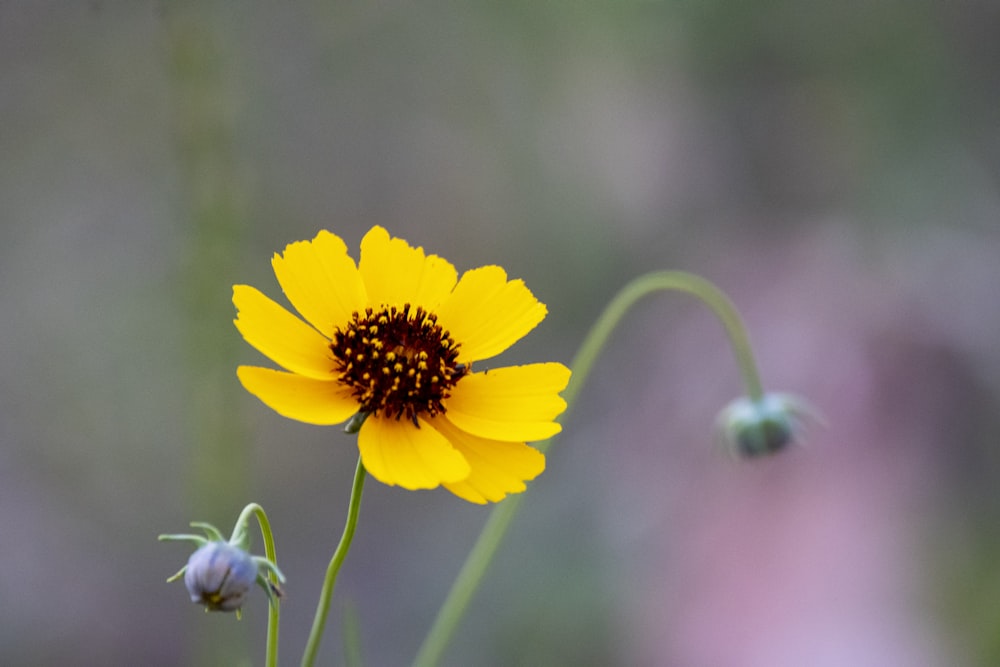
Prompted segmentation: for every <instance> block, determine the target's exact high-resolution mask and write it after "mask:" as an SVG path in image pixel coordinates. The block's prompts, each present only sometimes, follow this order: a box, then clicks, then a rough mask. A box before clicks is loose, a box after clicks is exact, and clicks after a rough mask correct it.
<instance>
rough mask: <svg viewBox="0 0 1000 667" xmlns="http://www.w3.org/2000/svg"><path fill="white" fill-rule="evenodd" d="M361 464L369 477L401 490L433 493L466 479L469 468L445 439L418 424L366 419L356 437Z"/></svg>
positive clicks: (395, 420) (378, 418)
mask: <svg viewBox="0 0 1000 667" xmlns="http://www.w3.org/2000/svg"><path fill="white" fill-rule="evenodd" d="M358 448H359V449H360V450H361V461H362V462H363V463H364V465H365V469H366V470H367V471H368V472H369V473H371V475H372V477H374V478H375V479H377V480H378V481H380V482H382V483H383V484H389V485H399V486H401V487H403V488H404V489H433V488H434V487H436V486H439V485H440V484H441V483H442V482H457V481H459V480H461V479H464V478H465V477H467V476H468V475H469V464H468V463H467V462H466V461H465V458H464V457H463V456H462V455H461V454H460V453H459V452H458V451H457V450H456V449H455V448H454V447H452V445H451V443H449V442H448V440H447V438H445V437H444V436H443V435H441V434H440V433H439V432H438V431H436V430H434V429H433V428H431V427H430V426H429V425H428V424H427V422H423V421H422V422H421V427H420V428H417V427H416V426H414V425H413V422H410V421H406V420H397V419H391V418H390V419H386V418H384V417H374V416H373V417H369V418H368V420H367V421H366V422H365V423H364V425H363V426H362V427H361V432H360V433H358Z"/></svg>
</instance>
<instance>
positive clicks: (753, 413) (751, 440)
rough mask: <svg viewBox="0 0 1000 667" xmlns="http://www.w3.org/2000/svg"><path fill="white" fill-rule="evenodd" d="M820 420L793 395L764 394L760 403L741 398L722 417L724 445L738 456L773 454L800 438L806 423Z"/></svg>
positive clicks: (724, 411)
mask: <svg viewBox="0 0 1000 667" xmlns="http://www.w3.org/2000/svg"><path fill="white" fill-rule="evenodd" d="M810 419H811V420H814V421H815V420H817V419H818V418H817V416H816V413H815V411H814V410H813V409H812V408H811V407H809V405H808V404H807V403H806V402H805V401H803V400H801V399H799V398H796V397H795V396H792V395H790V394H765V395H764V396H763V397H761V398H760V399H759V400H756V401H755V400H753V399H750V398H747V397H742V398H738V399H736V400H735V401H733V402H732V403H730V404H729V405H728V406H726V408H725V409H724V410H723V411H722V412H721V413H720V414H719V417H718V420H717V424H718V428H719V438H720V441H721V442H722V444H723V445H724V446H725V447H726V448H727V449H728V450H730V451H731V452H733V453H734V454H736V455H737V456H742V457H746V458H754V457H758V456H766V455H768V454H774V453H776V452H780V451H781V450H782V449H785V447H787V446H788V445H790V444H792V443H793V442H795V441H796V440H797V439H799V438H800V437H801V434H802V431H803V429H804V426H805V423H806V421H808V420H810Z"/></svg>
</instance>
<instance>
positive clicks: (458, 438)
mask: <svg viewBox="0 0 1000 667" xmlns="http://www.w3.org/2000/svg"><path fill="white" fill-rule="evenodd" d="M431 426H433V427H434V428H436V429H437V430H438V431H440V432H441V434H442V435H444V436H445V437H446V438H448V440H449V441H450V442H451V444H453V445H454V446H455V449H457V450H458V451H459V452H460V453H461V454H462V456H464V457H465V460H466V461H468V462H469V466H470V467H471V469H472V470H471V472H470V473H469V476H468V477H466V478H465V479H464V480H462V481H460V482H447V483H445V485H444V486H445V488H447V489H448V490H449V491H451V492H452V493H454V494H455V495H456V496H459V497H460V498H464V499H465V500H468V501H470V502H473V503H480V504H482V503H486V502H494V503H495V502H497V501H499V500H502V499H503V498H504V497H505V496H506V495H507V494H510V493H520V492H521V491H524V489H525V485H524V483H525V482H526V481H528V480H531V479H534V478H535V477H537V476H538V475H540V474H541V472H542V471H543V470H545V455H543V454H542V453H541V452H540V451H538V450H537V449H534V448H533V447H529V446H528V445H526V444H524V443H523V442H501V441H499V440H487V439H485V438H480V437H477V436H474V435H472V434H470V433H466V432H465V431H462V430H460V429H458V428H457V427H455V426H454V425H453V424H452V423H451V422H449V421H448V419H447V417H438V418H436V419H434V420H432V421H431Z"/></svg>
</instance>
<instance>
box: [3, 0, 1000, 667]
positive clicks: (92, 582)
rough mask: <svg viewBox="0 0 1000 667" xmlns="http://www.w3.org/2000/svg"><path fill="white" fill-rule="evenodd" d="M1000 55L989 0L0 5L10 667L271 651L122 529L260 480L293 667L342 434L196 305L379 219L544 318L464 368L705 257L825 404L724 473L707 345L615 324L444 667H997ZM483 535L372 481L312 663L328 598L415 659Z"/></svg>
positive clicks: (367, 633) (339, 516)
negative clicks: (282, 253) (286, 397)
mask: <svg viewBox="0 0 1000 667" xmlns="http://www.w3.org/2000/svg"><path fill="white" fill-rule="evenodd" d="M998 63H1000V5H998V4H997V3H996V2H994V1H993V0H958V1H949V2H945V1H943V0H875V1H871V0H865V1H863V2H860V1H850V0H848V1H834V0H811V1H808V2H760V1H750V2H735V1H734V0H701V1H698V2H694V1H690V0H679V1H677V2H667V1H664V2H656V1H652V0H648V1H629V0H624V1H620V2H603V3H602V2H590V3H569V2H549V1H542V2H527V1H523V0H513V1H506V2H499V1H492V2H489V1H486V2H458V1H450V2H449V1H431V2H425V3H404V2H393V1H392V0H381V1H376V2H322V1H316V2H298V1H296V2H284V3H265V2H245V3H236V2H232V3H224V2H194V1H193V0H192V1H190V2H170V1H166V0H164V1H160V2H154V1H148V2H147V1H142V0H129V1H127V2H126V1H123V0H122V1H116V0H91V1H80V2H61V1H55V0H32V1H30V2H27V1H18V0H14V1H11V2H3V3H0V306H2V317H0V536H2V537H0V562H2V567H0V663H2V664H5V665H55V664H67V665H68V664H72V665H151V666H156V665H181V664H184V665H188V664H190V665H240V664H247V665H249V664H261V662H262V656H263V643H264V639H263V635H264V628H265V622H266V604H265V602H264V598H263V596H261V595H256V596H255V598H254V599H253V600H252V602H251V603H250V604H249V605H248V607H247V609H246V611H245V615H244V618H243V620H242V621H241V622H237V621H236V620H235V618H233V617H232V616H229V615H225V616H224V615H218V614H213V615H206V614H204V613H202V611H201V610H200V609H199V608H197V607H196V606H194V605H192V604H190V603H189V602H188V601H187V599H186V595H185V591H184V589H183V586H182V585H181V584H179V583H175V584H171V585H168V584H166V583H164V579H165V578H166V577H167V576H168V575H170V574H172V573H173V572H175V571H176V570H177V569H178V568H179V567H180V566H181V565H182V564H183V563H184V561H185V560H186V558H187V555H188V550H187V549H186V547H184V546H182V545H177V544H162V543H157V542H156V535H157V534H159V533H161V532H183V531H185V530H186V528H187V523H188V522H189V521H191V520H207V521H211V522H213V523H216V524H217V525H219V526H220V527H223V528H224V529H225V530H228V529H229V528H230V526H231V525H232V522H233V520H235V518H236V515H237V514H238V513H239V511H240V509H241V508H242V507H243V505H244V504H246V503H247V502H250V501H257V502H260V503H262V504H263V505H264V507H265V508H266V509H267V510H268V513H269V515H270V518H271V521H272V523H273V525H274V528H275V531H276V534H277V539H278V555H279V562H280V563H281V565H282V567H283V569H284V571H285V573H286V574H287V575H288V577H289V580H290V581H289V583H288V597H287V601H286V603H285V604H284V606H283V627H282V638H281V641H282V643H281V655H282V660H283V662H284V663H286V664H295V663H296V662H297V660H298V658H299V656H300V655H301V649H302V646H303V644H304V640H305V637H306V634H307V631H308V627H309V623H310V620H311V618H312V613H313V610H314V607H315V604H316V597H317V592H318V586H319V583H320V581H321V578H322V576H323V572H324V570H325V567H326V563H327V561H328V559H329V557H330V554H331V553H332V550H333V547H334V545H335V544H336V541H337V539H338V537H339V534H340V530H341V527H342V525H343V520H344V516H345V511H346V505H347V499H348V494H349V487H350V481H351V476H352V471H353V466H354V461H355V457H356V449H355V447H354V444H353V442H352V441H351V439H350V438H348V437H346V436H344V435H343V434H341V433H340V432H339V430H338V429H336V428H319V427H313V426H308V425H304V424H299V423H296V422H291V421H288V420H284V419H282V418H280V417H278V416H277V415H275V414H273V413H272V412H270V411H269V410H268V409H266V408H265V407H263V406H262V405H261V404H259V403H258V402H257V401H256V400H255V399H254V398H252V397H251V396H249V395H248V394H246V393H245V392H244V391H243V390H242V389H241V388H240V387H239V385H238V382H237V380H236V377H235V372H234V371H235V366H236V365H237V364H238V363H259V362H261V361H262V359H261V357H260V356H259V355H257V354H256V352H254V351H253V350H252V349H251V348H250V347H249V346H247V345H246V344H244V343H243V342H242V341H241V339H240V337H239V335H238V334H237V332H236V330H235V329H234V327H233V326H232V324H231V320H232V318H233V316H234V312H233V308H232V305H231V303H230V296H231V286H232V285H233V284H234V283H249V284H253V285H255V286H258V287H260V288H261V289H263V290H264V291H265V292H267V293H269V294H271V295H273V296H278V295H279V288H278V286H277V284H276V282H275V281H274V278H273V275H272V274H271V271H270V264H269V259H270V256H271V255H272V253H274V252H275V251H279V250H281V249H282V248H283V247H284V246H285V244H287V243H289V242H291V241H295V240H300V239H305V238H312V236H313V235H314V234H315V232H316V231H317V230H318V229H320V228H328V229H330V230H332V231H334V232H336V233H337V234H339V235H341V236H342V237H343V238H345V240H346V241H347V242H348V244H349V245H350V246H351V247H352V248H353V249H355V250H356V248H357V243H358V241H359V240H360V238H361V236H362V235H363V233H364V232H365V231H366V230H367V229H368V228H369V227H370V226H371V225H373V224H381V225H384V226H386V227H388V228H389V229H390V230H391V231H392V232H393V233H394V234H397V235H400V236H403V237H404V238H406V239H408V240H410V241H411V242H413V243H414V244H417V245H422V246H424V247H425V248H427V250H428V251H430V252H434V253H438V254H441V255H443V256H445V257H447V258H449V259H451V260H452V261H453V262H454V263H455V264H456V265H457V266H458V268H459V269H460V270H464V269H469V268H473V267H475V266H480V265H483V264H490V263H497V264H501V265H502V266H504V267H505V268H506V269H507V270H508V271H509V273H510V274H511V275H513V276H517V277H521V278H524V279H525V280H526V282H527V284H528V285H529V287H531V289H532V290H533V291H534V292H535V294H536V295H537V296H538V297H539V298H540V299H541V300H542V301H543V302H545V303H546V304H548V306H549V310H550V315H549V317H548V318H547V319H546V321H545V322H544V323H543V324H542V325H541V326H540V327H539V328H538V329H537V330H536V331H535V332H534V333H533V334H532V335H531V336H530V337H528V338H527V339H525V340H524V341H522V342H521V343H520V344H518V345H517V346H516V347H515V348H513V349H512V350H510V351H509V352H508V353H506V354H505V355H504V356H503V357H502V358H501V359H499V360H498V362H497V363H501V362H502V363H520V362H526V361H538V360H558V361H562V362H565V363H568V362H569V361H570V359H571V358H572V355H573V354H574V352H575V350H576V348H577V346H578V344H579V343H580V341H581V340H582V338H583V336H584V334H585V332H586V330H587V329H588V327H589V326H590V324H591V323H592V322H593V320H594V319H595V318H596V316H597V315H598V313H599V312H600V310H601V308H602V307H603V305H604V304H605V303H606V302H607V301H608V299H610V298H611V296H612V295H613V294H614V293H615V292H616V291H617V290H618V289H619V288H620V287H621V286H622V285H623V284H624V283H626V282H627V281H628V280H630V279H631V278H633V277H634V276H636V275H638V274H639V273H641V272H643V271H646V270H653V269H661V268H677V269H687V270H691V271H695V272H697V273H700V274H702V275H704V276H706V277H708V278H710V279H711V280H713V281H715V282H717V283H718V284H719V285H720V286H721V287H722V288H723V289H725V290H726V291H728V292H729V293H730V294H731V296H732V297H733V298H734V300H735V301H736V302H737V304H738V305H739V307H740V309H741V310H742V312H743V313H744V315H745V317H746V319H747V323H748V326H749V328H750V332H751V337H752V339H753V341H754V343H755V347H756V350H757V352H758V354H759V362H760V365H761V368H762V372H763V375H764V378H765V382H766V383H767V384H768V386H769V387H772V388H774V389H777V390H783V391H793V392H797V393H800V394H802V395H805V396H807V397H808V398H809V399H811V400H812V401H813V402H814V403H815V404H816V405H817V406H818V407H819V408H820V410H821V411H822V412H823V414H824V415H825V417H826V421H827V425H826V427H825V428H823V429H814V430H813V431H812V432H811V433H810V437H809V441H808V443H807V446H806V447H803V448H796V449H794V450H792V451H789V452H786V453H785V454H783V455H781V456H780V457H776V458H773V459H769V460H765V461H757V462H753V463H750V464H743V463H738V462H734V461H732V460H730V459H728V458H727V457H726V456H724V455H722V454H720V452H719V451H718V450H717V449H715V448H713V446H712V443H713V433H712V430H711V426H712V422H713V420H714V418H715V415H716V413H717V412H718V410H719V409H721V408H722V407H723V405H725V404H726V402H728V401H729V400H730V399H732V398H734V397H736V396H738V395H739V393H740V391H741V390H740V387H739V376H738V373H737V370H736V367H735V364H734V362H733V359H732V354H731V353H730V351H729V350H728V348H727V345H726V342H725V339H724V336H723V334H722V329H721V327H720V326H719V325H718V323H717V322H715V321H714V320H713V319H712V318H711V316H710V315H709V314H708V313H707V311H706V310H705V309H704V308H703V307H701V306H700V305H698V304H697V303H696V302H693V301H692V300H690V299H689V298H688V297H684V296H665V297H656V298H651V299H649V300H647V301H645V302H643V303H642V304H641V306H640V307H639V308H638V309H637V310H636V311H635V312H633V313H632V314H631V315H630V316H629V318H628V319H627V321H626V322H625V323H624V324H623V326H622V327H621V329H620V330H619V331H618V333H617V335H616V336H615V337H614V339H613V341H612V344H611V346H610V347H609V348H608V349H607V350H606V351H605V354H604V355H603V357H602V359H601V361H600V362H599V364H598V366H597V368H596V370H595V374H594V376H593V377H592V379H591V381H590V382H589V384H588V385H587V387H586V388H585V389H584V392H583V394H582V396H581V398H580V400H579V403H578V405H577V406H575V410H574V411H573V414H572V416H571V417H570V419H569V420H568V421H567V424H566V429H565V431H564V434H563V435H562V436H561V437H560V439H559V441H558V442H557V444H556V446H555V447H554V449H553V450H552V453H551V455H550V457H549V467H548V470H547V471H546V472H545V474H544V475H543V476H541V477H540V478H539V479H538V480H537V481H536V482H535V483H533V484H532V485H531V488H530V491H529V496H528V497H527V498H526V502H525V503H524V505H523V507H522V513H521V514H520V515H519V516H518V518H517V520H516V522H515V524H514V526H513V529H512V531H511V533H510V535H509V537H508V539H507V541H506V542H505V543H504V545H503V547H502V548H501V550H500V552H499V554H498V557H497V560H496V562H495V564H494V567H493V568H492V570H491V571H490V573H489V576H488V578H487V580H486V582H485V584H484V587H483V589H482V590H481V591H480V593H479V594H478V596H477V597H476V598H475V599H474V601H473V604H472V606H471V608H470V610H469V613H468V616H467V618H466V619H465V621H464V622H463V624H462V625H461V627H460V630H459V633H458V635H457V637H456V639H455V642H454V644H453V645H452V647H451V649H450V650H449V652H448V654H447V659H446V661H445V662H446V664H447V665H456V666H458V665H463V666H464V665H486V666H510V665H529V666H535V665H540V666H546V665H575V666H586V665H594V666H602V667H604V666H609V665H623V666H624V665H628V666H632V665H638V666H647V665H648V666H660V665H671V666H673V665H676V666H679V667H755V666H760V667H786V666H787V667H792V666H794V667H801V666H802V665H809V666H810V667H816V666H819V667H826V666H829V667H844V666H848V665H849V666H851V667H894V666H899V667H924V666H928V667H930V666H942V665H947V666H952V665H969V666H979V665H998V664H1000V531H998V529H997V526H998V522H1000V490H998V488H997V487H998V484H1000V447H998V444H1000V443H998V442H997V440H998V434H1000V410H998V408H1000V308H998V305H1000V302H998V299H1000V189H998V187H1000V114H998V109H1000V74H998V73H1000V67H998V66H997V64H998ZM487 514H488V509H487V508H482V507H478V506H472V505H469V504H466V503H463V502H462V501H459V500H457V499H455V498H454V497H452V496H450V494H448V493H446V492H421V493H408V492H405V491H402V490H399V489H394V488H388V487H384V486H381V485H379V484H377V483H371V484H369V485H368V488H367V490H366V495H365V498H364V504H363V506H362V511H361V524H360V527H359V530H358V534H357V538H356V541H355V546H354V550H353V551H352V552H351V554H350V556H349V558H348V560H347V563H346V566H345V569H344V572H343V575H342V578H341V581H340V584H339V587H338V591H337V596H336V599H335V602H334V609H333V613H332V615H331V625H330V627H329V630H328V633H327V636H326V639H325V641H324V644H323V648H322V654H321V656H322V660H323V661H324V662H325V664H340V663H341V661H342V650H343V649H342V643H341V639H340V636H341V632H340V628H341V624H342V622H343V619H344V615H345V608H346V606H347V605H351V606H352V608H353V609H355V610H356V613H357V616H358V618H359V622H360V627H361V637H362V642H363V651H364V654H365V657H366V662H367V664H369V665H378V666H383V665H404V664H407V663H408V661H409V660H410V659H411V658H412V656H413V655H414V653H415V651H416V648H417V646H418V645H419V643H420V641H421V638H422V637H423V635H424V633H425V632H426V630H427V628H428V626H429V624H430V621H431V619H432V617H433V614H434V613H435V611H436V610H437V608H438V606H439V605H440V603H441V601H442V599H443V598H444V595H445V592H446V590H447V588H448V585H449V584H450V582H451V580H452V578H453V577H454V575H455V573H456V572H457V570H458V568H459V566H460V564H461V562H462V560H463V559H464V557H465V555H466V553H467V550H468V548H469V547H470V546H471V544H472V542H473V541H474V539H475V536H476V535H477V534H478V531H479V528H480V527H481V525H482V524H483V522H484V520H485V519H486V516H487ZM260 549H261V547H260V543H259V540H258V541H257V550H258V551H260Z"/></svg>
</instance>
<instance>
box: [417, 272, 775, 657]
mask: <svg viewBox="0 0 1000 667" xmlns="http://www.w3.org/2000/svg"><path fill="white" fill-rule="evenodd" d="M663 290H674V291H679V292H685V293H687V294H691V295H692V296H695V297H697V298H698V299H700V300H701V301H702V302H704V303H705V305H707V306H708V307H709V308H711V309H712V312H713V313H715V316H716V317H717V318H719V320H720V321H721V322H722V325H723V327H725V329H726V334H727V335H728V337H729V342H730V344H731V345H732V347H733V352H735V354H736V361H737V363H738V364H739V367H740V373H741V375H742V378H743V384H744V386H745V388H746V392H747V395H748V396H749V397H750V398H751V399H754V400H759V399H760V398H761V397H763V395H764V389H763V386H762V385H761V382H760V375H759V374H758V372H757V363H756V362H755V361H754V357H753V351H752V349H751V348H750V341H749V338H748V337H747V333H746V329H745V327H744V326H743V321H742V320H741V319H740V316H739V313H738V312H737V311H736V307H735V306H734V305H733V302H732V301H730V300H729V297H727V296H726V295H725V294H723V292H722V291H721V290H720V289H719V288H717V287H716V286H715V285H713V284H712V283H710V282H709V281H707V280H705V279H704V278H701V277H699V276H696V275H694V274H691V273H685V272H683V271H656V272H653V273H647V274H645V275H642V276H639V277H638V278H636V279H635V280H633V281H632V282H630V283H628V284H627V285H626V286H625V287H623V288H622V289H621V291H619V292H618V294H617V295H615V297H614V298H613V299H612V300H611V302H610V303H609V304H608V305H607V306H606V307H605V309H604V312H602V313H601V316H600V317H599V318H598V319H597V322H595V323H594V326H593V327H591V329H590V331H589V332H588V334H587V337H586V338H585V339H584V341H583V343H582V344H581V345H580V349H579V350H578V351H577V353H576V356H575V357H574V358H573V361H572V364H571V368H572V370H573V375H572V376H571V377H570V381H569V384H568V385H567V386H566V389H565V390H564V391H563V392H562V395H563V398H564V399H565V400H566V405H567V408H566V410H565V411H564V412H563V414H562V415H560V418H559V420H558V421H560V422H561V421H564V420H565V419H566V416H567V415H568V414H569V411H570V409H571V408H572V406H573V404H574V403H575V402H576V397H577V395H578V394H579V393H580V389H581V388H582V387H583V384H584V382H586V380H587V377H588V376H589V375H590V371H591V369H592V368H593V366H594V362H595V361H596V360H597V357H598V355H599V354H600V352H601V350H602V349H603V348H604V345H605V344H606V343H607V341H608V338H610V337H611V333H612V332H613V331H614V329H615V327H616V326H618V323H619V322H621V320H622V318H623V317H624V316H625V313H626V312H628V310H629V309H630V308H631V307H632V306H634V305H635V304H636V302H638V301H639V300H640V299H642V298H643V297H645V296H646V295H649V294H652V293H654V292H659V291H663ZM533 444H534V446H535V448H536V449H538V450H539V451H541V452H543V453H544V452H546V451H548V449H549V448H550V447H551V446H552V439H549V440H545V441H542V442H536V443H533ZM522 497H523V494H522V495H517V496H511V497H508V498H507V499H506V500H504V501H503V502H502V503H500V504H499V505H497V506H496V507H495V508H494V509H493V511H492V513H491V514H490V517H489V519H488V520H487V521H486V524H485V525H484V526H483V529H482V531H481V532H480V533H479V538H478V539H477V540H476V543H475V544H474V545H473V547H472V550H471V551H470V552H469V555H468V556H467V557H466V559H465V563H464V564H463V565H462V569H461V570H460V571H459V573H458V576H457V577H456V578H455V582H454V583H453V584H452V586H451V590H450V591H448V596H447V597H446V598H445V601H444V603H443V604H442V605H441V609H440V610H439V611H438V615H437V617H436V618H435V619H434V622H433V624H432V625H431V629H430V631H429V632H428V633H427V637H426V638H425V639H424V643H423V644H422V645H421V647H420V649H419V651H418V652H417V657H416V658H415V659H414V661H413V667H433V666H434V665H436V664H437V663H438V662H439V661H440V659H441V656H442V655H443V654H444V650H445V648H447V646H448V642H449V641H450V640H451V637H452V635H453V634H454V632H455V629H456V628H457V627H458V623H459V621H461V619H462V616H463V614H464V613H465V609H466V607H467V606H468V603H469V601H470V600H471V599H472V596H473V594H474V593H475V592H476V589H477V588H478V587H479V583H480V582H481V581H482V578H483V576H484V575H485V573H486V570H487V568H488V567H489V565H490V562H491V561H492V560H493V555H494V554H495V553H496V550H497V548H498V547H499V546H500V542H501V541H502V540H503V537H504V535H505V534H506V533H507V528H508V527H509V526H510V523H511V521H512V520H513V518H514V515H515V514H516V513H517V510H518V508H519V507H520V505H521V499H522Z"/></svg>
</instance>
